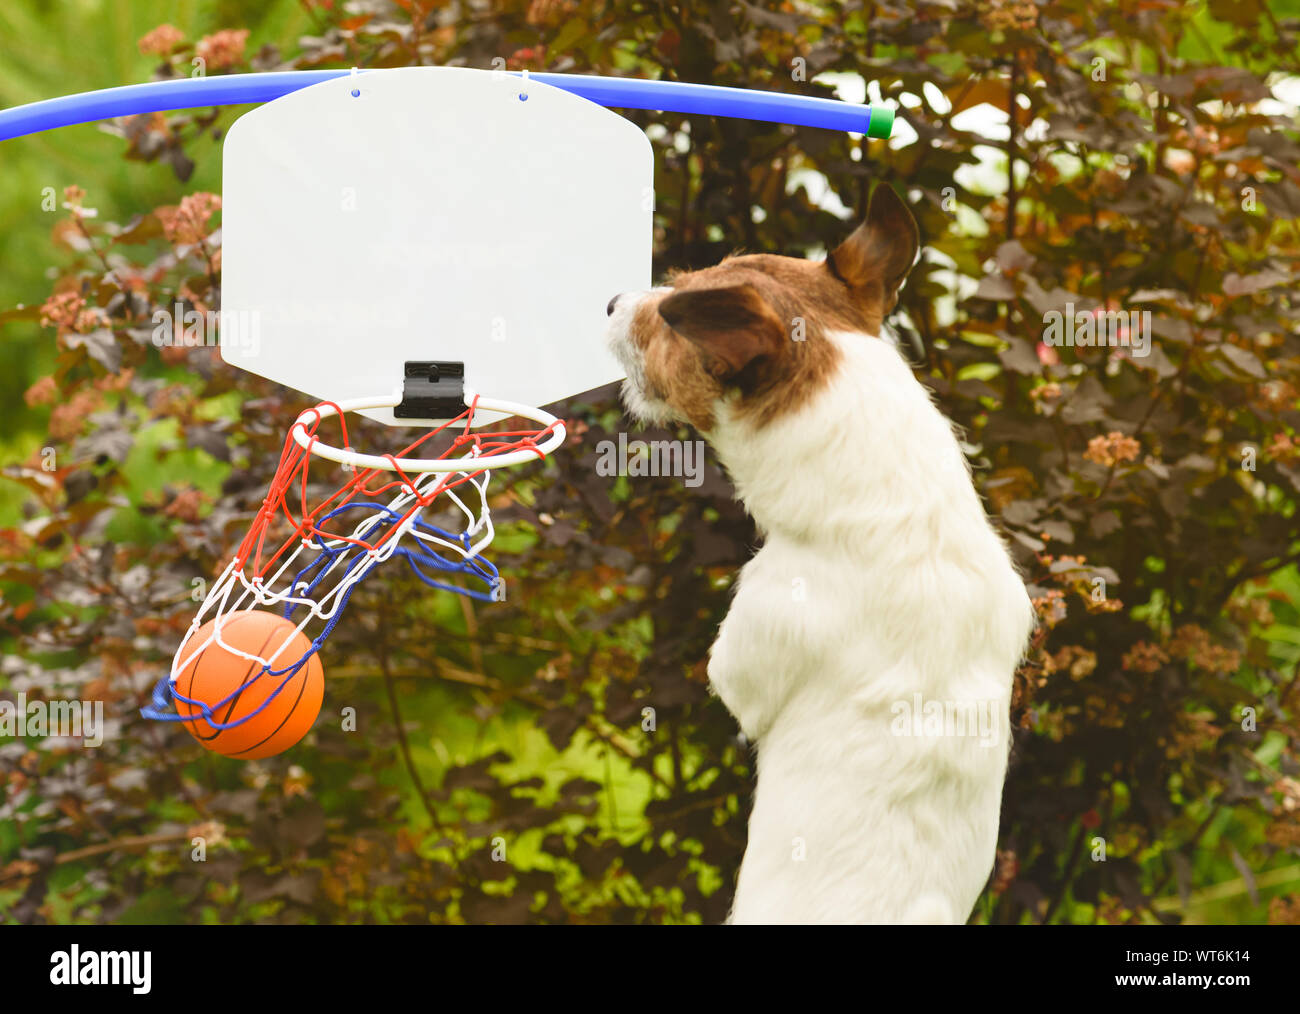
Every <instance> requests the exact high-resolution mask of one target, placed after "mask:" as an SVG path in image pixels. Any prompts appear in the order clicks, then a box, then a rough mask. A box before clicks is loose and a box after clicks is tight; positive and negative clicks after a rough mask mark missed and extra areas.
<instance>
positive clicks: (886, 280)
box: [826, 183, 921, 313]
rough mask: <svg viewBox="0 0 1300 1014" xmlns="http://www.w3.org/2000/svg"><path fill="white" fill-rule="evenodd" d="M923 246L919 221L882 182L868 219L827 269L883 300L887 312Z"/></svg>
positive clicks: (829, 259)
mask: <svg viewBox="0 0 1300 1014" xmlns="http://www.w3.org/2000/svg"><path fill="white" fill-rule="evenodd" d="M920 245H921V238H920V233H919V232H918V231H917V228H916V219H914V218H913V217H912V213H911V212H910V211H908V210H907V205H905V204H904V203H903V201H902V199H901V198H899V196H898V195H897V194H896V193H894V190H893V188H892V187H890V186H889V185H888V184H886V183H882V184H880V185H878V186H877V187H876V189H875V190H874V191H872V194H871V203H870V204H869V205H868V206H867V217H866V220H865V221H864V222H863V223H862V224H861V225H859V226H858V227H857V228H856V229H855V230H853V234H852V235H850V236H849V238H848V239H846V240H845V241H844V242H843V243H841V244H840V245H839V246H837V247H836V248H835V249H834V250H833V251H832V252H831V254H830V256H829V257H827V258H826V266H827V267H828V268H829V269H830V271H831V273H832V274H834V275H835V277H836V278H838V279H840V281H842V282H844V284H845V285H847V286H849V288H851V289H853V290H855V292H858V293H860V294H862V295H863V296H865V297H866V298H868V299H870V298H872V297H875V298H878V299H880V300H881V301H882V305H881V307H880V310H881V312H882V313H887V312H888V311H889V310H891V309H893V306H894V304H895V303H896V302H897V301H898V290H899V288H900V287H901V286H902V284H903V279H904V278H906V277H907V273H908V272H909V271H911V270H912V262H913V261H914V260H916V251H917V249H918V248H919V247H920Z"/></svg>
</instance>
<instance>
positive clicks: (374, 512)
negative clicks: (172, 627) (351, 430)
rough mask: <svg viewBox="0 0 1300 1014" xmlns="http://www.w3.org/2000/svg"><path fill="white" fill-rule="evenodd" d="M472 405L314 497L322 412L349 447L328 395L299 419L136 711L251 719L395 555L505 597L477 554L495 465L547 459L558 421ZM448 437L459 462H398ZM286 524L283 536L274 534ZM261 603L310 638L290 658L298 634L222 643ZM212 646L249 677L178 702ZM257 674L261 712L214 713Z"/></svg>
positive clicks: (443, 585)
mask: <svg viewBox="0 0 1300 1014" xmlns="http://www.w3.org/2000/svg"><path fill="white" fill-rule="evenodd" d="M478 402H479V399H478V397H477V396H474V397H473V398H472V399H470V401H469V406H468V407H467V408H466V409H465V411H464V412H462V413H461V414H460V415H459V416H457V417H456V418H454V419H452V420H450V421H448V422H446V423H443V424H442V425H441V426H438V427H437V428H436V429H433V430H430V431H429V432H427V433H425V434H424V435H423V436H422V437H420V438H419V439H418V440H416V441H415V442H414V443H412V444H410V445H408V446H407V447H405V448H403V449H402V450H401V451H398V452H397V453H396V454H386V455H383V457H384V458H385V459H386V462H387V466H386V467H385V468H366V469H353V468H352V467H351V466H344V467H345V468H348V469H349V471H351V472H352V477H351V478H350V479H349V480H348V481H347V482H346V483H344V484H343V485H342V486H341V487H340V488H339V489H337V490H335V491H334V492H333V493H330V494H329V495H328V496H326V497H324V499H321V500H318V501H316V502H315V503H313V502H311V499H310V497H309V496H308V474H307V473H308V470H309V466H310V465H311V462H312V460H313V458H314V457H315V455H314V454H313V447H315V445H316V444H317V431H318V430H319V428H320V425H321V422H322V421H323V419H324V418H327V417H328V416H330V415H336V416H338V418H339V423H340V425H341V428H342V431H343V444H344V446H345V447H347V446H348V431H347V420H346V418H345V416H344V414H343V411H342V410H341V409H340V408H339V406H338V405H337V404H335V403H333V402H322V403H321V404H320V405H318V406H316V407H315V408H312V409H308V410H307V411H305V412H303V413H302V414H301V415H299V416H298V418H297V420H296V421H295V422H294V424H293V426H291V427H290V429H289V433H288V435H286V437H285V441H284V450H283V451H282V452H281V455H280V463H279V466H278V467H277V468H276V470H275V476H274V478H272V480H271V485H270V488H269V490H268V492H267V495H266V498H265V499H264V500H263V501H262V506H261V508H260V509H259V510H258V512H257V517H256V518H255V519H254V520H253V523H252V525H251V526H250V527H249V530H248V534H247V535H245V536H244V540H243V542H241V543H240V545H239V550H238V551H237V552H236V553H235V556H234V558H233V559H232V560H231V561H230V562H229V563H228V564H227V565H226V568H225V570H223V571H222V573H221V576H220V577H218V578H217V580H216V583H215V584H214V585H213V586H212V588H211V589H210V590H209V591H208V593H207V596H206V597H205V598H204V600H203V604H202V605H201V606H200V607H199V611H198V613H197V614H196V615H195V617H194V620H193V621H192V622H191V623H190V626H189V629H188V631H186V634H185V637H184V638H183V639H182V641H181V644H180V647H179V648H178V649H177V651H176V655H175V657H174V658H173V659H172V665H171V671H170V672H169V673H168V674H167V675H166V676H164V677H163V678H162V679H161V680H159V681H158V685H157V686H156V687H154V690H153V700H152V704H151V705H150V706H148V707H145V708H143V709H141V714H142V715H144V717H146V718H152V719H158V720H161V721H173V722H176V721H194V720H195V718H197V717H198V716H197V715H186V716H181V715H179V714H177V713H176V712H175V710H174V707H173V706H174V702H175V701H176V700H180V701H184V702H185V703H186V704H188V705H191V706H192V707H194V708H196V709H198V711H199V713H200V714H201V715H202V717H203V718H204V719H206V721H207V722H208V723H209V724H210V725H211V727H212V728H213V729H215V730H222V729H228V728H233V727H234V726H237V725H241V724H243V723H244V722H246V721H248V720H249V719H251V718H252V717H253V716H254V715H256V714H258V713H259V712H261V711H262V710H263V709H264V708H265V707H267V705H269V704H270V703H271V701H272V700H274V699H275V697H276V695H278V694H279V692H280V691H281V690H282V689H283V688H284V687H285V686H287V685H288V683H289V682H290V681H291V680H292V679H293V677H294V676H295V675H296V674H297V672H298V670H299V669H301V668H302V666H303V665H304V664H305V663H306V662H307V660H308V659H309V658H311V656H312V655H314V654H315V653H316V652H317V651H318V650H319V649H320V646H321V645H322V644H323V643H324V641H325V639H326V638H327V637H328V636H329V635H330V632H331V631H332V630H333V629H334V626H335V624H337V623H338V621H339V618H340V617H341V616H342V614H343V610H344V609H345V608H346V606H347V603H348V599H349V598H350V597H351V595H352V592H353V590H354V589H355V588H356V587H357V585H358V584H360V582H361V581H363V580H364V579H365V578H366V577H368V576H369V575H370V574H372V573H373V572H374V570H375V568H376V567H378V566H379V565H380V564H381V563H385V562H387V561H388V560H391V559H393V558H394V557H399V558H402V559H405V560H406V562H407V565H408V566H409V567H410V569H411V571H412V572H413V573H414V574H415V576H416V577H418V578H419V579H420V580H421V581H423V582H424V583H425V584H427V585H429V586H430V587H431V588H439V589H442V590H444V591H450V592H455V593H456V594H458V595H465V596H467V597H469V598H473V599H479V600H481V601H486V602H499V601H503V600H504V598H505V583H504V581H503V580H502V578H501V575H500V574H499V572H498V571H497V569H496V567H495V566H493V565H492V563H491V562H490V561H489V560H487V559H486V558H485V557H484V556H483V555H482V553H483V551H484V550H485V549H486V548H487V547H488V546H489V545H490V544H491V542H492V538H493V535H494V534H495V533H494V529H493V527H492V515H491V512H490V510H489V509H488V484H489V482H490V481H491V478H492V467H493V465H492V461H493V458H500V457H502V456H503V455H506V454H512V453H515V452H519V451H524V452H531V453H533V454H535V456H536V457H537V458H538V459H541V458H544V457H545V456H546V450H545V448H543V447H542V446H539V445H540V444H541V443H542V442H543V441H544V440H546V438H547V437H549V436H551V434H552V431H554V430H555V429H556V427H557V426H560V425H561V424H560V423H558V422H552V423H551V424H550V425H547V426H538V427H536V428H533V429H520V430H509V431H505V432H502V431H497V432H487V433H475V432H474V430H473V426H474V415H475V411H476V410H477V408H478ZM327 409H328V410H329V411H326V410H327ZM443 433H450V434H452V440H451V444H450V446H449V447H447V448H446V450H445V451H444V452H443V453H442V456H441V459H440V460H444V461H445V460H446V459H451V458H455V459H463V460H464V462H465V468H464V469H462V470H460V471H437V472H423V473H416V474H414V475H412V474H410V473H409V472H408V471H406V470H403V469H402V468H401V467H399V465H398V459H399V458H407V457H409V455H410V454H411V452H413V451H415V450H417V449H418V448H420V447H421V446H423V445H425V444H426V443H428V442H429V441H431V440H433V439H434V438H435V437H437V436H438V435H439V434H443ZM552 443H553V441H552ZM439 501H442V502H443V504H444V505H445V506H446V507H447V508H449V510H447V511H446V512H445V513H446V514H447V515H448V517H449V518H450V521H448V522H447V525H448V527H442V526H440V525H435V524H432V523H430V522H429V521H427V520H425V518H424V517H423V515H424V512H425V511H426V509H427V508H429V507H430V506H431V505H433V504H435V503H438V502H439ZM286 531H287V532H288V535H287V537H286V538H284V539H283V541H278V540H279V539H280V537H281V535H283V533H284V532H286ZM257 608H262V609H270V610H274V611H275V612H277V613H279V614H280V615H282V616H283V617H284V618H285V619H287V620H290V621H293V622H294V623H296V630H297V631H299V632H303V633H305V634H306V636H307V638H308V639H309V640H310V642H311V643H310V647H309V648H308V649H307V651H305V652H303V653H302V654H301V655H300V656H298V657H296V658H285V657H280V656H282V655H283V654H284V652H285V648H286V647H288V645H290V644H291V643H292V642H293V641H294V638H293V637H292V636H290V637H287V638H286V639H284V641H283V642H282V644H281V645H280V647H279V648H278V650H277V651H276V652H275V653H274V654H272V655H270V656H269V657H263V656H261V655H257V654H252V653H249V652H247V651H244V650H241V649H239V648H237V647H235V646H233V645H231V644H229V643H227V642H226V641H225V640H223V638H222V632H223V628H224V626H225V624H226V623H227V622H229V621H230V619H231V618H232V617H234V616H236V615H238V614H240V613H242V612H244V611H245V610H249V609H257ZM201 628H202V630H203V634H202V636H200V629H201ZM213 644H217V645H219V646H220V647H222V648H223V649H225V651H227V652H229V653H230V654H232V655H235V656H237V657H239V658H244V659H247V660H248V662H249V678H248V679H246V680H245V681H244V683H243V686H241V687H240V688H238V689H237V690H235V691H233V692H232V693H231V694H230V695H229V696H228V697H226V698H225V699H223V700H221V701H219V702H215V703H211V704H208V703H205V702H203V701H198V700H192V699H190V698H188V697H185V696H184V695H183V694H181V693H180V692H179V691H178V690H177V689H176V681H177V678H178V677H179V676H180V674H181V673H183V672H184V671H185V670H186V668H187V667H188V666H189V665H190V664H191V662H193V661H194V660H195V659H196V658H198V657H199V655H201V654H202V653H203V652H204V651H205V650H206V649H207V648H208V647H209V646H211V645H213ZM260 679H271V680H274V681H276V683H277V684H278V685H277V686H276V688H275V690H274V692H273V693H271V694H270V695H268V697H267V698H266V700H264V701H263V702H262V703H261V705H260V706H259V707H258V708H257V709H256V710H254V711H251V712H250V713H249V714H246V715H243V716H242V717H240V718H238V719H236V720H234V721H231V722H224V723H223V722H221V721H219V720H218V719H217V718H216V716H215V715H214V714H213V712H215V711H219V710H221V709H222V708H224V707H225V706H226V705H228V704H230V703H231V702H232V701H233V700H234V699H235V698H236V697H238V696H239V694H240V693H242V692H243V690H244V689H245V688H246V687H247V686H248V685H249V684H250V683H252V682H253V681H255V680H260Z"/></svg>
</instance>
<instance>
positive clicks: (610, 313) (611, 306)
mask: <svg viewBox="0 0 1300 1014" xmlns="http://www.w3.org/2000/svg"><path fill="white" fill-rule="evenodd" d="M622 295H623V293H621V292H620V293H619V294H618V296H615V297H614V298H613V299H611V300H610V301H609V305H608V306H606V307H605V316H606V317H612V316H614V304H615V303H617V302H618V300H619V296H622Z"/></svg>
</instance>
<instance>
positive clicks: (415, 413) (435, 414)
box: [393, 362, 465, 419]
mask: <svg viewBox="0 0 1300 1014" xmlns="http://www.w3.org/2000/svg"><path fill="white" fill-rule="evenodd" d="M402 378H403V379H402V401H401V403H400V404H399V405H398V406H397V407H396V408H394V409H393V415H394V416H396V417H397V418H398V419H455V418H456V416H458V415H460V414H461V413H462V412H464V411H465V364H464V363H444V362H408V363H405V364H404V365H403V367H402Z"/></svg>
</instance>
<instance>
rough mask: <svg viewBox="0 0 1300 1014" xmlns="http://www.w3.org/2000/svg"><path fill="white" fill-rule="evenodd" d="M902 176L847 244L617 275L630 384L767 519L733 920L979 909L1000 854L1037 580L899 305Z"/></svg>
mask: <svg viewBox="0 0 1300 1014" xmlns="http://www.w3.org/2000/svg"><path fill="white" fill-rule="evenodd" d="M917 246H918V237H917V229H916V224H915V222H914V221H913V219H912V216H911V214H910V213H909V212H908V210H907V208H906V207H905V206H904V205H903V203H902V202H901V201H900V200H899V198H898V197H897V196H896V195H895V194H894V192H893V191H892V190H891V189H889V187H887V186H879V187H877V188H876V191H875V193H874V194H873V195H872V200H871V204H870V208H869V210H868V213H867V218H866V221H865V222H863V223H862V224H861V225H860V226H859V227H858V228H857V230H856V231H854V233H853V234H852V235H851V236H850V237H849V238H848V239H847V240H845V241H844V242H843V243H842V244H841V245H840V246H839V247H837V248H836V249H835V250H834V251H833V252H832V253H831V254H830V256H829V257H828V258H827V259H826V260H825V261H820V262H816V261H804V260H798V259H795V258H789V257H778V256H771V255H766V254H756V255H748V256H735V257H729V258H727V259H725V260H724V261H722V263H720V264H718V265H717V266H715V267H711V268H706V269H704V270H701V271H694V272H689V273H682V274H677V275H675V276H673V277H672V278H671V279H670V284H669V285H667V286H664V287H662V288H656V289H653V290H651V291H649V292H644V293H624V294H622V295H620V296H617V297H615V299H613V300H611V302H610V306H609V312H610V317H611V321H610V344H611V347H612V348H613V350H614V353H615V354H616V355H617V356H618V358H619V360H620V361H621V362H622V364H623V365H624V366H625V367H626V369H627V376H628V379H627V382H626V384H625V386H624V399H625V402H626V404H627V407H628V409H629V411H630V412H631V414H632V415H634V416H635V417H637V418H639V419H641V420H644V421H647V422H657V423H663V422H670V421H685V422H688V423H690V424H692V425H694V426H695V427H696V428H697V429H699V430H700V432H701V433H702V434H703V435H704V436H705V438H706V439H707V440H708V441H709V442H710V443H711V444H712V445H713V447H714V448H715V450H716V451H717V454H718V457H719V459H720V460H721V461H722V463H723V464H724V466H725V467H726V469H727V471H728V472H729V474H730V475H731V478H732V481H733V482H734V483H735V486H736V490H737V494H738V495H739V497H740V498H741V500H742V501H743V502H744V504H745V507H746V508H747V510H748V511H749V512H750V514H751V515H752V516H753V518H754V520H755V522H756V523H757V525H758V527H759V530H760V532H761V533H762V535H763V545H762V548H761V549H760V550H759V551H758V553H757V554H756V555H755V556H754V558H753V559H752V560H750V561H749V563H747V564H746V565H745V567H744V568H743V569H742V571H741V573H740V576H739V579H738V582H737V587H736V591H735V597H734V600H733V602H732V605H731V609H730V611H729V612H728V614H727V617H726V619H725V621H724V622H723V624H722V627H721V630H720V631H719V633H718V637H717V640H716V641H715V643H714V645H713V648H712V650H711V652H710V658H709V668H708V671H709V681H710V683H711V684H712V686H713V689H714V690H715V691H716V693H717V694H718V696H719V697H720V698H721V699H722V701H723V703H724V704H726V706H727V707H728V708H729V709H730V711H731V712H732V714H733V715H735V717H736V718H737V720H738V721H739V723H740V726H741V729H742V730H743V731H744V733H745V735H746V736H747V737H748V738H749V740H750V741H751V742H753V743H755V744H756V748H757V769H758V785H757V789H756V794H755V799H754V807H753V813H752V815H751V817H750V823H749V844H748V847H747V848H746V851H745V856H744V860H743V862H742V864H741V869H740V877H739V882H738V884H737V889H736V898H735V902H734V905H733V908H732V913H731V921H732V922H735V923H758V922H801V923H803V922H890V923H895V922H944V923H952V922H963V921H965V920H966V918H967V917H968V915H969V913H970V910H971V908H972V906H973V905H974V903H975V901H976V899H977V897H978V896H979V893H980V891H981V889H982V888H983V886H984V884H985V882H986V880H987V878H988V874H989V871H990V868H991V867H992V864H993V860H994V855H995V850H996V843H997V832H998V818H999V811H1000V807H1001V797H1002V783H1003V780H1004V778H1005V775H1006V765H1007V755H1008V747H1009V740H1010V730H1009V720H1008V707H1009V702H1010V694H1011V683H1012V676H1013V673H1014V672H1015V669H1016V666H1017V665H1018V663H1019V661H1020V659H1021V656H1022V653H1023V651H1024V648H1025V644H1026V640H1027V638H1028V636H1029V634H1030V632H1031V630H1032V629H1033V625H1034V618H1033V608H1032V606H1031V604H1030V602H1029V598H1028V595H1027V594H1026V591H1025V588H1024V584H1023V582H1022V581H1021V579H1020V576H1019V575H1018V574H1017V572H1016V569H1015V567H1014V565H1013V563H1012V561H1011V559H1010V557H1009V555H1008V553H1007V549H1006V547H1005V545H1004V544H1003V542H1002V540H1001V539H1000V538H999V536H998V535H997V534H996V533H995V531H994V529H993V528H992V526H991V525H990V523H989V520H988V517H987V515H986V514H985V511H984V508H983V505H982V504H981V502H980V499H979V497H978V495H977V493H976V492H975V489H974V486H973V485H972V482H971V475H970V470H969V467H968V465H967V462H966V459H965V457H964V455H963V454H962V451H961V448H960V446H959V444H958V442H957V439H956V437H955V435H954V433H953V428H952V425H951V424H950V423H949V422H948V420H947V419H945V418H944V416H943V415H942V414H941V413H940V412H939V411H938V409H937V408H936V407H935V405H934V403H933V402H932V400H931V398H930V395H929V393H928V392H927V391H926V389H925V388H924V387H922V386H921V384H920V383H919V382H918V381H917V380H916V378H915V377H914V376H913V374H912V371H911V369H910V368H909V367H908V366H907V364H906V363H905V362H904V361H903V359H902V358H901V356H900V355H899V353H898V351H897V350H896V349H895V347H894V346H893V345H892V344H890V343H889V342H887V341H885V340H883V339H882V338H881V336H880V335H881V325H882V322H883V318H884V316H885V314H887V313H888V312H889V311H890V310H891V309H892V308H893V306H894V303H895V301H896V298H897V292H898V289H899V286H901V285H902V282H903V279H904V278H905V277H906V275H907V273H908V271H909V270H910V269H911V266H912V262H913V260H914V259H915V255H916V251H917Z"/></svg>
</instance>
